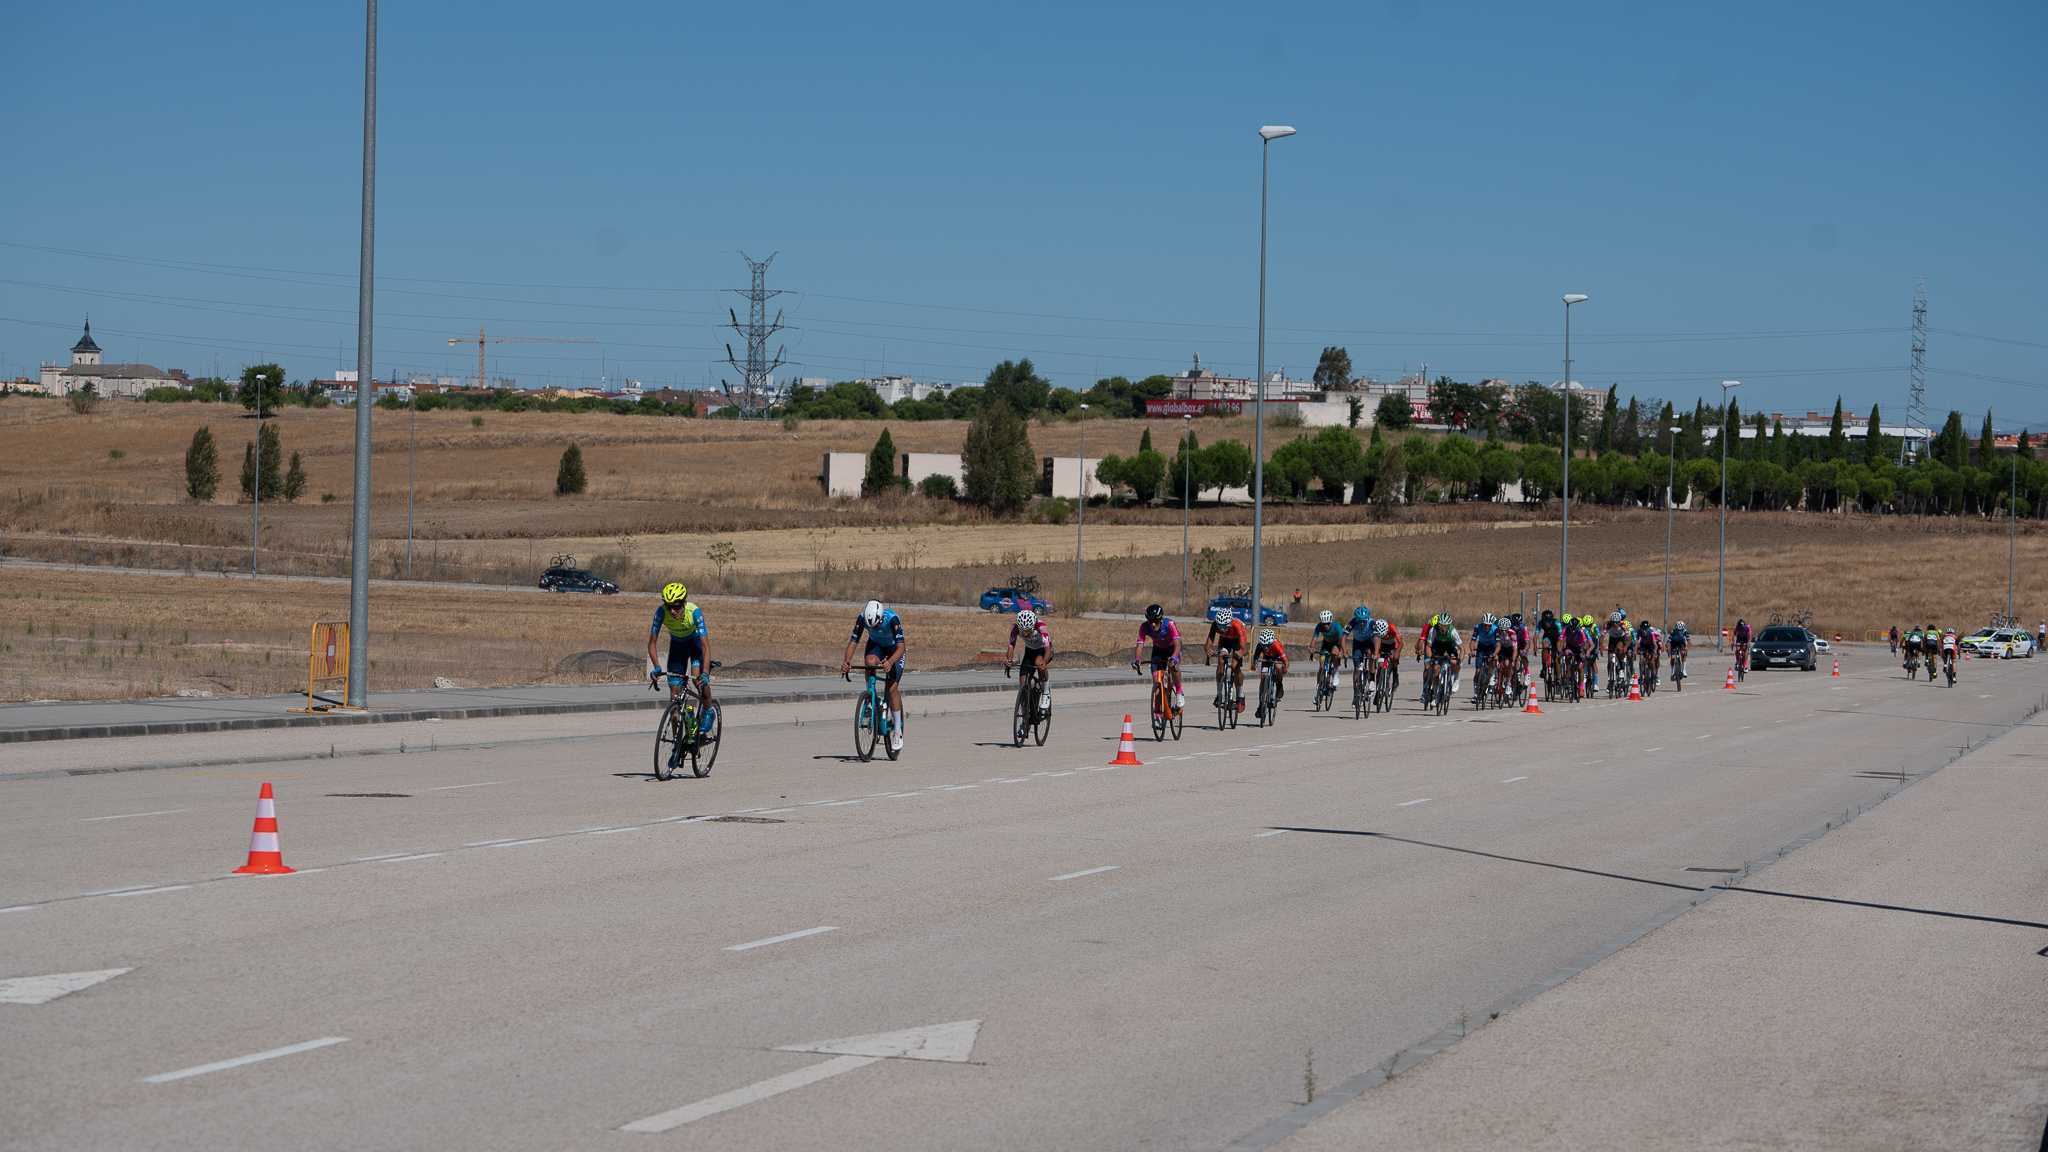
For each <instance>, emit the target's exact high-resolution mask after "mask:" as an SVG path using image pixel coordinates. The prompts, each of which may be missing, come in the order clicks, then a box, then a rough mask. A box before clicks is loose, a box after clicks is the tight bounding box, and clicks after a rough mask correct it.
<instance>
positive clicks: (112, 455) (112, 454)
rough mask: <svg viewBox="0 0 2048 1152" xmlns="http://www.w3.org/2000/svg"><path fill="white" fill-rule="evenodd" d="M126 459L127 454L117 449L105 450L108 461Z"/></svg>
mask: <svg viewBox="0 0 2048 1152" xmlns="http://www.w3.org/2000/svg"><path fill="white" fill-rule="evenodd" d="M127 457H128V453H126V452H123V451H122V450H121V449H119V448H109V449H107V459H109V460H125V459H127Z"/></svg>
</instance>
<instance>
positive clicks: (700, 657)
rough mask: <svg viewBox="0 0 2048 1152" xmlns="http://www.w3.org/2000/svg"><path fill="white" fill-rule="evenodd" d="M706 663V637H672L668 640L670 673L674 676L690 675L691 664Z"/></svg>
mask: <svg viewBox="0 0 2048 1152" xmlns="http://www.w3.org/2000/svg"><path fill="white" fill-rule="evenodd" d="M692 661H695V662H696V663H698V664H700V665H701V664H703V663H704V637H702V636H670V637H669V638H668V671H669V674H670V675H672V676H687V675H689V674H690V663H691V662H692Z"/></svg>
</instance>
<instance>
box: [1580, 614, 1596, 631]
mask: <svg viewBox="0 0 2048 1152" xmlns="http://www.w3.org/2000/svg"><path fill="white" fill-rule="evenodd" d="M1579 623H1580V624H1581V625H1584V626H1585V627H1587V628H1591V627H1592V626H1593V614H1592V613H1591V612H1588V613H1586V614H1585V615H1584V616H1581V617H1579Z"/></svg>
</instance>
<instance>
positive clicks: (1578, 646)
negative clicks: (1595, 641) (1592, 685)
mask: <svg viewBox="0 0 2048 1152" xmlns="http://www.w3.org/2000/svg"><path fill="white" fill-rule="evenodd" d="M1558 634H1559V636H1560V637H1561V638H1562V640H1563V642H1564V650H1565V652H1566V653H1568V654H1569V655H1570V656H1571V657H1572V658H1573V659H1576V660H1577V661H1578V666H1577V668H1575V669H1566V667H1565V665H1563V664H1561V665H1560V666H1559V667H1560V669H1561V671H1568V672H1569V679H1566V680H1565V687H1566V688H1567V689H1569V688H1572V687H1575V686H1576V685H1574V684H1572V683H1571V681H1572V680H1576V681H1578V683H1579V684H1583V683H1585V680H1586V662H1587V661H1588V660H1589V659H1591V655H1590V654H1591V652H1592V649H1593V646H1592V643H1591V642H1590V641H1589V640H1588V638H1587V635H1586V625H1585V624H1584V623H1583V622H1582V621H1581V620H1579V619H1576V618H1573V617H1569V616H1568V617H1566V618H1565V620H1564V623H1563V624H1562V625H1561V626H1560V627H1559V629H1558ZM1566 663H1567V664H1568V663H1569V661H1567V662H1566ZM1560 678H1561V679H1563V678H1564V677H1563V676H1561V677H1560Z"/></svg>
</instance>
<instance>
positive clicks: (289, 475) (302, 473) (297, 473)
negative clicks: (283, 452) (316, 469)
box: [284, 452, 306, 504]
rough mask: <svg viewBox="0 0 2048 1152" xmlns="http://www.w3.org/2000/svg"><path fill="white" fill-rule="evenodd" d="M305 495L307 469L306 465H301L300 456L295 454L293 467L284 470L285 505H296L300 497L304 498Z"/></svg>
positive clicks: (293, 454)
mask: <svg viewBox="0 0 2048 1152" xmlns="http://www.w3.org/2000/svg"><path fill="white" fill-rule="evenodd" d="M305 494H306V469H305V466H304V465H302V464H300V463H299V454H298V453H297V452H294V453H292V462H291V466H290V467H289V468H286V469H285V470H284V500H285V503H287V504H296V503H298V501H299V497H301V496H304V495H305Z"/></svg>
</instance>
